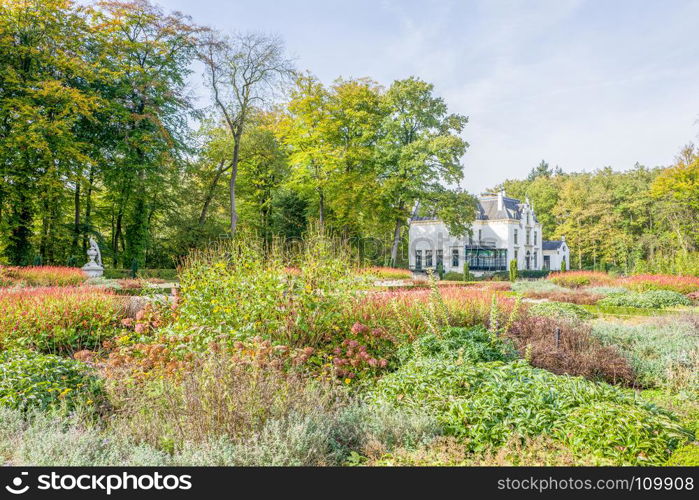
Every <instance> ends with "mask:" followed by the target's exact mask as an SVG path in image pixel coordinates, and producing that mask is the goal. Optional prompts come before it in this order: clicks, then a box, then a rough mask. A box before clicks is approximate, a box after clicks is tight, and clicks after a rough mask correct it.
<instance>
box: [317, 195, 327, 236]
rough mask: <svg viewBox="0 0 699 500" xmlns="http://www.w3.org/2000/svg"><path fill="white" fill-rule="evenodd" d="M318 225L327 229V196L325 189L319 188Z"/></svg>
mask: <svg viewBox="0 0 699 500" xmlns="http://www.w3.org/2000/svg"><path fill="white" fill-rule="evenodd" d="M318 223H319V224H320V227H321V228H323V227H325V194H324V193H323V188H318Z"/></svg>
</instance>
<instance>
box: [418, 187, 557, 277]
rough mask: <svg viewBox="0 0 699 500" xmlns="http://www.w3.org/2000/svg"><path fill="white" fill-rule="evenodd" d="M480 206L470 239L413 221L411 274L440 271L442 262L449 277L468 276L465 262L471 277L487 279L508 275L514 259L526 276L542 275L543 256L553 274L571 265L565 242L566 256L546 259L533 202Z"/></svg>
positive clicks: (492, 201) (500, 196)
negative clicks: (563, 263)
mask: <svg viewBox="0 0 699 500" xmlns="http://www.w3.org/2000/svg"><path fill="white" fill-rule="evenodd" d="M478 202H479V203H478V213H477V216H476V220H475V221H474V222H473V225H472V228H471V230H472V232H471V235H470V236H468V235H467V236H465V237H461V238H455V237H452V236H451V235H450V234H449V230H448V228H447V227H446V225H445V224H444V223H442V222H441V221H439V220H437V219H435V218H430V217H413V218H412V219H411V220H410V232H409V241H410V243H409V249H410V253H409V259H408V260H409V265H410V269H412V270H414V271H422V270H425V269H436V268H437V266H438V265H439V263H440V262H441V263H442V265H443V267H444V270H445V271H446V272H449V271H456V272H463V266H464V262H468V264H469V270H470V271H471V272H472V273H474V274H483V273H488V272H495V271H507V270H508V269H509V263H510V261H511V260H515V259H516V260H517V267H518V269H523V270H524V269H530V270H540V269H543V268H544V255H549V258H548V259H547V263H549V262H550V263H551V268H552V269H560V260H561V259H563V258H566V261H567V262H569V260H567V247H566V246H565V242H563V248H564V251H563V250H561V251H560V252H561V253H559V254H555V255H554V254H553V253H550V252H547V253H546V254H545V253H544V251H543V241H542V238H541V235H542V227H541V223H539V221H538V220H537V219H536V214H535V213H534V209H533V207H532V206H531V205H530V203H529V201H528V200H526V201H525V202H524V203H522V202H520V201H519V200H516V199H514V198H508V197H507V196H505V193H504V192H500V193H497V194H486V195H483V196H481V197H480V198H479V200H478ZM546 243H547V244H549V243H553V242H546ZM549 246H550V245H549ZM556 259H558V260H556ZM555 263H557V265H558V267H555V265H554V264H555Z"/></svg>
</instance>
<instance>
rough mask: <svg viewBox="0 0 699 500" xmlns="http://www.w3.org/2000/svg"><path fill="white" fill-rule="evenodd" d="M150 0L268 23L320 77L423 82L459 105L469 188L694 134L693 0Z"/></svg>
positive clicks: (205, 15)
mask: <svg viewBox="0 0 699 500" xmlns="http://www.w3.org/2000/svg"><path fill="white" fill-rule="evenodd" d="M157 1H158V3H159V4H161V5H162V6H163V7H165V8H166V9H170V10H180V11H182V12H185V13H187V14H190V15H192V16H193V18H194V20H195V21H196V22H197V23H200V24H206V25H209V26H212V27H215V28H217V29H219V30H221V31H224V32H234V31H243V32H245V31H263V32H270V33H276V34H279V35H280V36H281V37H282V38H283V39H284V41H285V43H286V46H287V49H288V52H289V53H290V55H292V56H293V57H295V58H296V65H297V67H298V68H299V69H303V70H310V71H311V72H312V73H314V74H315V75H317V76H318V77H319V78H321V80H323V81H324V82H326V83H329V82H331V81H332V80H334V79H335V78H337V77H339V76H342V77H363V76H368V77H371V78H372V79H374V80H376V81H378V82H379V83H381V84H384V85H389V84H390V83H391V82H392V81H393V80H396V79H400V78H405V77H408V76H410V75H416V76H418V77H420V78H422V79H424V80H427V81H429V82H432V83H434V85H435V89H436V92H437V94H439V95H441V96H442V97H444V98H445V99H446V101H447V104H448V105H449V109H450V111H453V112H458V113H462V114H465V115H468V116H469V120H470V121H469V124H468V125H467V126H466V129H465V131H464V134H463V136H464V138H465V139H466V140H467V141H468V142H469V143H470V147H469V148H468V151H467V153H466V155H464V158H463V164H464V174H465V180H464V183H463V185H464V187H465V188H466V189H468V190H469V191H471V192H480V191H482V190H483V189H485V188H487V187H492V186H493V185H495V184H497V183H498V182H500V181H502V180H504V179H505V178H508V177H523V176H525V175H526V174H527V173H528V172H529V170H530V169H531V168H532V167H533V166H535V165H536V164H537V163H538V162H539V161H540V160H541V159H545V160H547V161H548V162H549V163H550V164H551V165H552V166H553V165H559V166H560V167H561V168H563V170H565V171H572V170H594V169H596V168H601V167H604V166H606V165H611V166H612V167H613V168H615V169H620V170H621V169H628V168H632V167H633V165H634V164H635V163H636V162H639V163H641V164H644V165H647V166H657V165H667V164H668V163H670V162H671V161H672V159H673V158H674V156H675V155H676V154H677V152H678V151H679V149H680V147H681V146H682V145H683V144H686V143H688V142H690V141H694V142H697V138H698V136H699V122H698V120H699V36H698V33H699V23H698V22H697V21H698V20H699V0H687V1H680V0H676V1H673V0H666V1H660V0H658V1H642V0H633V1H625V0H624V1H622V0H606V1H605V0H588V1H582V0H550V1H536V0H528V1H514V0H512V1H496V0H461V1H450V0H432V1H429V0H422V1H418V0H413V1H408V0H405V1H401V0H383V1H382V0H377V1H370V0H341V1H338V0H285V1H282V0H278V1H273V0H247V1H225V0H196V1H191V0H157ZM195 76H196V77H199V75H195Z"/></svg>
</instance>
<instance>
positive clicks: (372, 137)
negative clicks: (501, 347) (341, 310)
mask: <svg viewBox="0 0 699 500" xmlns="http://www.w3.org/2000/svg"><path fill="white" fill-rule="evenodd" d="M195 63H196V64H195ZM0 64H2V68H1V70H2V71H0V263H9V264H18V265H27V264H38V263H42V264H59V265H82V263H83V262H84V260H85V257H84V256H85V250H86V248H87V245H88V238H89V237H91V236H92V237H94V238H95V239H97V241H98V242H99V243H100V246H101V248H102V253H103V256H104V260H105V263H106V264H107V265H109V266H112V267H127V268H128V267H139V268H140V267H144V266H146V267H172V266H174V265H175V264H176V263H177V261H178V258H179V257H180V256H182V255H184V254H186V253H187V251H188V250H189V249H190V248H192V247H199V246H204V245H207V244H208V243H209V242H211V241H212V240H216V239H220V238H228V237H230V236H231V235H232V234H234V233H235V232H236V231H237V230H239V228H242V227H245V228H247V229H249V230H253V231H256V232H257V233H259V234H261V235H263V236H264V238H266V239H267V240H269V239H271V238H274V237H278V238H298V237H300V236H301V235H302V234H303V232H304V231H305V229H306V228H307V227H308V226H309V224H311V223H312V221H318V223H319V224H321V225H322V226H323V227H326V228H328V229H330V230H331V231H333V232H335V233H337V234H340V235H343V236H344V237H347V238H349V239H350V241H355V242H360V241H362V242H371V243H370V244H368V245H366V244H365V245H363V246H362V249H361V250H362V255H363V256H364V257H365V258H366V259H368V260H371V261H373V262H374V263H376V264H391V263H393V264H396V265H400V264H401V263H402V262H403V260H402V259H405V252H399V250H400V249H401V248H403V249H404V247H405V244H406V239H407V234H406V221H407V219H408V217H409V216H410V214H411V213H412V211H413V210H414V208H415V206H416V205H417V204H418V202H419V207H420V210H421V211H423V212H429V213H432V214H436V215H438V216H439V217H440V218H442V219H444V220H445V221H446V222H447V223H448V225H449V227H450V229H451V230H452V231H453V232H454V233H457V234H459V233H464V232H465V231H466V230H467V227H468V226H469V223H470V222H471V221H472V219H473V217H474V210H473V204H474V198H473V196H472V195H470V194H468V193H466V192H464V191H463V190H461V189H459V188H454V187H453V186H459V185H460V183H461V182H462V180H463V175H464V174H463V166H462V163H461V159H462V157H463V155H464V153H465V152H466V150H467V147H468V144H467V143H466V141H465V140H464V139H463V138H462V133H463V132H464V130H465V127H466V125H467V121H468V120H467V117H465V116H462V115H458V114H452V113H450V112H449V110H448V107H447V104H446V103H445V101H444V100H443V99H441V98H440V97H438V96H437V95H435V93H434V89H433V86H432V85H431V84H429V83H428V82H424V81H422V80H420V79H418V78H415V77H408V78H405V79H403V80H398V81H395V82H393V83H392V84H390V85H388V86H386V87H384V86H381V85H379V84H378V83H376V82H374V81H372V80H371V79H369V78H356V79H338V80H336V81H335V82H333V83H332V84H330V85H325V84H323V83H322V82H320V81H319V80H318V79H317V78H315V77H314V76H313V75H312V74H310V73H305V72H300V71H298V70H297V69H296V68H295V67H294V62H293V61H292V60H290V59H289V58H288V57H287V56H286V55H285V52H284V46H283V43H282V42H281V41H280V40H279V39H277V38H275V37H274V36H268V35H263V34H222V33H218V32H216V31H215V30H213V29H211V28H208V27H204V26H198V25H196V24H195V23H194V22H193V21H192V20H191V19H190V18H189V17H188V16H186V15H184V14H181V13H169V12H165V11H163V10H162V9H161V8H159V7H158V6H157V5H155V4H152V3H149V2H148V1H146V0H136V1H130V2H118V1H103V2H95V3H92V4H89V5H81V4H79V3H76V2H72V1H70V0H43V1H41V0H5V1H3V2H2V4H0ZM192 68H203V70H202V71H201V74H197V73H195V72H193V69H192ZM197 71H199V70H198V69H197ZM196 79H200V80H201V82H202V83H203V86H204V87H205V88H207V89H208V91H209V96H210V100H208V99H207V102H209V101H210V105H209V106H206V107H205V106H204V105H203V104H202V102H201V101H199V100H197V99H196V98H195V96H194V95H193V93H192V85H191V84H192V81H193V80H196ZM698 170H699V166H698V163H697V152H696V151H695V150H694V149H693V148H687V149H686V150H684V151H683V153H682V154H681V155H680V157H679V158H678V161H677V164H676V165H675V166H673V167H671V168H664V169H663V168H655V169H647V168H643V167H640V166H639V167H636V168H635V169H634V170H631V171H628V172H624V173H618V172H613V171H612V170H611V169H604V170H601V171H597V172H595V173H581V174H564V173H562V172H560V171H557V170H552V169H550V168H549V167H548V166H546V165H540V166H539V167H537V168H535V169H534V170H533V171H532V174H531V175H530V177H529V178H528V179H527V180H509V181H506V182H505V183H504V186H505V188H506V189H507V192H508V195H511V196H519V197H524V196H529V198H530V199H531V200H532V201H533V202H534V205H535V208H536V210H537V212H538V213H539V216H540V219H541V221H542V222H543V224H544V230H545V232H546V233H548V234H547V235H546V236H547V237H556V236H560V235H563V234H565V235H566V237H567V238H568V242H569V243H570V246H571V248H572V250H573V256H572V257H573V259H572V260H573V265H574V266H576V267H578V266H580V267H590V266H597V267H605V266H606V267H618V268H620V269H622V270H627V269H629V268H631V267H638V266H643V265H645V266H651V265H656V264H657V263H658V262H673V263H678V262H685V261H687V259H689V260H691V255H692V252H695V251H696V249H697V246H698V245H699V237H698V235H697V222H698V220H697V219H698V217H699V216H698V214H699V194H698V193H699V181H698V180H697V178H698V177H699V174H697V171H698ZM688 256H689V257H688ZM682 259H685V260H684V261H682ZM673 265H674V264H673ZM682 265H684V264H682ZM697 272H699V269H697Z"/></svg>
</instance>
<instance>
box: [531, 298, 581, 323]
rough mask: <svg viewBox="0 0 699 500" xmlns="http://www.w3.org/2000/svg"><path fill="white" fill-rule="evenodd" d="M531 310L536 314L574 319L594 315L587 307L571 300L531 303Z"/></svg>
mask: <svg viewBox="0 0 699 500" xmlns="http://www.w3.org/2000/svg"><path fill="white" fill-rule="evenodd" d="M529 312H530V313H531V314H533V315H535V316H547V317H551V318H565V319H572V320H586V319H590V318H592V317H593V314H592V313H590V312H589V311H587V310H586V309H585V308H583V307H580V306H579V305H577V304H571V303H569V302H540V303H537V304H533V305H531V306H530V307H529Z"/></svg>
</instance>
